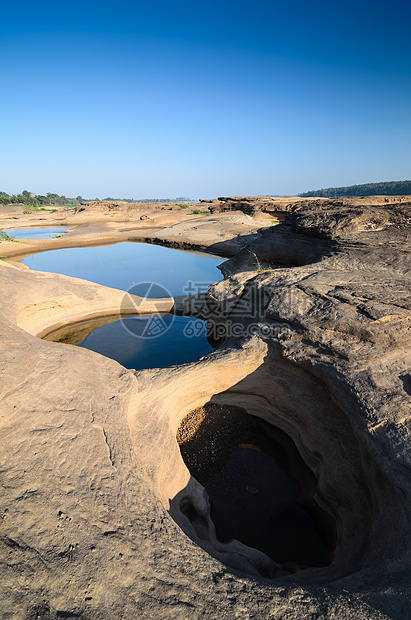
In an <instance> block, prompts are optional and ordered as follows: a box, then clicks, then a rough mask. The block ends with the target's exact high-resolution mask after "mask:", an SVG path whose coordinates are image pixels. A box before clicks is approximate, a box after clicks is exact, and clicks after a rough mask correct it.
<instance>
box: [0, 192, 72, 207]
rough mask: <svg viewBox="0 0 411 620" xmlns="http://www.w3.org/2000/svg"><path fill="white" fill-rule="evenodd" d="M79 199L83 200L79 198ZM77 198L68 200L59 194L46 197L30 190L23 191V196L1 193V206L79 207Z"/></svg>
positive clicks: (50, 194) (49, 194) (48, 194)
mask: <svg viewBox="0 0 411 620" xmlns="http://www.w3.org/2000/svg"><path fill="white" fill-rule="evenodd" d="M77 198H81V196H78V197H77ZM77 198H66V196H59V195H58V194H52V193H51V192H48V193H47V194H46V195H45V196H41V195H40V194H33V192H29V191H28V190H26V189H25V190H23V191H22V192H21V194H12V195H11V196H10V195H9V194H6V192H0V204H3V205H10V204H22V205H27V206H30V207H44V206H46V205H47V206H51V205H53V206H66V205H78V204H79V201H78V199H77Z"/></svg>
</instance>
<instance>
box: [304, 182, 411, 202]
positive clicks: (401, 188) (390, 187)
mask: <svg viewBox="0 0 411 620" xmlns="http://www.w3.org/2000/svg"><path fill="white" fill-rule="evenodd" d="M377 194H380V195H382V196H400V195H405V196H408V195H411V181H387V182H385V183H364V184H363V185H349V186H348V187H329V188H327V189H317V190H314V191H312V192H305V193H304V194H298V196H301V197H302V198H313V197H314V196H320V197H322V198H337V197H340V196H374V195H377Z"/></svg>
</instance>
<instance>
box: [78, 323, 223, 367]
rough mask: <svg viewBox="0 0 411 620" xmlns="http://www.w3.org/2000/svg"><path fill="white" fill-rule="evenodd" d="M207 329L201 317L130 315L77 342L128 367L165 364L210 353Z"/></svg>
mask: <svg viewBox="0 0 411 620" xmlns="http://www.w3.org/2000/svg"><path fill="white" fill-rule="evenodd" d="M205 331H206V323H205V321H200V320H199V319H192V318H188V317H182V316H172V315H169V314H165V315H154V316H144V317H129V318H126V319H122V320H120V321H115V322H113V323H109V324H108V325H102V326H101V327H98V328H97V329H96V330H95V331H93V332H92V333H91V334H89V335H88V336H86V337H85V338H84V340H83V341H82V342H80V343H79V345H78V346H80V347H84V348H85V349H90V350H91V351H96V352H97V353H101V354H102V355H105V356H106V357H110V358H112V359H115V360H116V361H117V362H119V363H120V364H122V365H123V366H125V367H126V368H135V369H136V370H139V369H143V368H165V367H167V366H173V365H174V364H185V363H186V362H192V361H195V360H197V359H199V358H200V357H203V355H207V353H211V351H212V350H213V348H212V347H211V345H210V344H209V343H208V342H207V340H206V336H205Z"/></svg>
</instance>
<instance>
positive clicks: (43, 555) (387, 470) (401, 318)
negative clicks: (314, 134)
mask: <svg viewBox="0 0 411 620" xmlns="http://www.w3.org/2000/svg"><path fill="white" fill-rule="evenodd" d="M370 200H371V199H370ZM410 215H411V211H410V206H409V204H407V203H405V202H402V203H399V204H396V205H391V206H390V205H388V206H381V205H379V204H376V205H374V206H372V208H371V207H370V209H368V210H367V208H365V207H361V208H360V207H357V206H355V208H354V207H353V206H352V205H346V204H339V203H338V201H328V202H322V201H321V204H320V203H318V204H315V201H312V202H311V203H310V204H309V205H308V206H307V205H302V206H297V207H296V208H295V209H294V210H292V212H291V213H290V215H288V216H287V218H286V220H285V222H284V223H283V224H281V225H279V226H276V227H274V228H272V229H271V228H270V229H266V230H264V231H262V232H261V233H260V238H259V239H258V240H257V241H256V242H255V244H252V245H249V246H248V247H247V248H245V249H244V250H242V251H241V252H240V253H239V254H237V255H236V256H234V257H233V258H232V259H230V261H227V262H226V263H224V265H223V267H222V268H223V270H224V272H225V274H226V276H227V278H226V280H224V281H223V282H220V283H218V284H216V285H214V286H213V287H212V288H211V290H210V291H209V293H208V294H207V295H206V296H205V297H204V298H203V299H202V300H201V304H200V307H199V309H198V313H199V314H202V315H203V317H204V318H206V319H207V320H208V321H209V324H210V331H213V330H214V332H216V333H217V332H218V335H219V336H220V338H221V339H222V340H224V342H223V343H222V344H221V346H220V348H219V349H217V350H216V351H215V352H214V353H212V354H211V355H209V356H207V357H206V358H204V359H202V360H199V361H197V362H193V363H190V364H187V365H183V366H178V367H173V368H168V369H152V370H145V371H141V372H135V371H129V370H125V369H124V368H123V367H122V366H120V365H119V364H117V363H116V362H114V361H112V360H108V359H107V358H104V357H102V356H100V355H98V354H95V353H93V352H91V351H87V350H81V349H79V348H76V347H72V346H69V345H64V344H59V343H53V342H46V341H43V340H40V339H39V338H36V337H35V335H34V334H36V333H39V332H40V331H41V330H44V329H45V328H46V327H47V329H49V328H50V326H51V325H52V323H53V316H54V318H55V319H56V321H55V323H56V324H57V323H59V322H66V323H68V322H70V304H69V301H70V300H71V301H70V303H73V299H74V300H75V303H74V305H73V307H74V310H75V316H76V320H78V319H80V317H81V316H82V312H83V313H84V314H85V315H87V311H89V312H90V313H91V314H94V313H98V312H99V309H98V306H99V303H98V302H99V301H100V302H101V304H106V307H107V311H111V310H112V308H113V307H115V306H116V304H118V299H117V294H115V293H113V292H112V291H111V292H108V291H107V289H104V287H97V286H96V285H91V284H87V283H83V282H81V281H79V280H73V279H71V278H64V277H62V276H53V275H50V274H35V273H30V272H29V271H27V270H21V269H18V268H15V267H13V266H10V265H7V264H3V262H1V263H0V277H1V287H2V288H1V290H2V306H1V312H2V323H1V333H2V346H3V349H2V356H1V364H2V383H1V390H2V392H1V401H0V403H1V410H0V411H1V418H0V432H1V442H2V446H3V450H2V453H1V475H2V484H3V489H4V492H3V496H2V512H1V516H2V520H1V526H0V527H1V529H0V533H1V557H2V560H3V563H2V564H1V567H0V573H1V581H0V583H1V588H2V605H3V609H4V610H5V617H13V614H15V615H16V614H17V615H18V614H19V615H20V617H22V618H29V617H35V616H34V614H35V613H36V614H37V615H41V614H42V615H43V617H50V618H53V617H63V616H64V617H70V615H71V616H72V617H73V616H74V617H75V616H77V617H84V618H97V617H98V618H115V617H124V618H130V619H131V618H133V619H134V618H136V617H141V618H153V617H160V618H161V617H174V618H182V619H183V618H186V617H187V616H188V615H189V616H190V617H194V618H215V617H216V610H218V612H217V614H218V616H219V617H222V618H225V617H226V618H232V617H247V614H248V617H250V618H252V617H259V618H261V617H262V618H264V617H267V618H268V617H271V618H278V619H279V618H284V617H285V616H287V617H290V618H317V617H318V618H320V617H330V618H331V617H337V618H343V619H348V618H350V619H351V618H352V619H354V618H355V619H356V620H357V619H358V618H362V619H364V620H365V619H367V620H369V619H374V618H375V619H377V618H380V619H381V618H384V617H389V618H398V619H400V618H401V619H402V618H404V617H406V614H405V611H404V610H407V609H408V608H409V593H410V586H409V574H410V572H411V561H410V557H409V550H410V530H409V526H408V524H409V519H410V504H409V502H408V498H409V496H410V491H411V489H410V479H411V476H410V452H409V445H410V432H409V426H410V420H409V417H410V410H411V407H410V406H411V384H410V376H411V354H410V352H411V347H410V334H411V330H410V327H411V318H410V315H411V308H410V305H411V304H410V290H411V287H410V275H409V274H410ZM164 304H165V307H166V305H167V303H166V302H164ZM184 307H185V302H184V300H181V299H180V300H176V302H175V304H174V309H175V310H176V311H178V312H180V313H181V312H184ZM36 308H37V310H38V312H37V311H36ZM82 309H83V310H82ZM87 309H88V310H87ZM40 310H41V312H40ZM234 326H236V327H235V329H234ZM36 330H37V331H36ZM29 331H31V332H32V333H28V332H29ZM207 403H211V406H213V407H216V408H221V409H220V411H223V414H222V415H223V416H224V408H225V407H228V408H229V410H230V411H237V410H238V409H240V410H241V411H242V412H245V413H243V414H242V415H245V416H249V417H251V416H252V419H253V420H254V421H256V424H257V425H258V427H259V428H260V431H261V433H262V435H263V436H264V438H265V441H267V442H268V443H269V445H270V446H271V448H267V449H266V448H264V450H271V449H272V446H273V445H274V444H275V442H277V443H280V444H281V446H282V447H283V449H284V450H285V451H286V452H287V450H286V444H287V442H291V443H290V444H289V445H291V444H292V445H293V446H294V448H293V449H294V450H295V452H294V458H292V455H290V452H291V450H289V451H288V452H289V453H288V454H287V459H286V460H287V463H288V467H289V469H290V473H291V474H292V477H293V478H294V479H295V480H296V481H297V483H298V485H299V487H300V491H299V493H300V495H301V497H300V498H299V499H300V500H301V503H302V504H303V505H305V506H306V509H307V510H309V509H311V510H318V512H317V513H316V514H314V517H315V519H317V520H319V522H320V525H319V530H320V532H321V533H322V537H323V541H324V546H325V554H326V557H325V556H324V557H325V559H324V561H322V562H317V564H315V562H313V561H310V562H304V558H298V557H297V556H296V555H295V554H293V557H289V558H288V557H287V556H284V555H281V556H277V557H276V555H274V552H272V551H271V550H270V549H268V548H263V549H261V548H258V547H257V545H256V543H257V542H258V541H257V540H256V538H253V539H250V538H247V539H245V540H239V539H237V538H235V536H233V538H231V536H232V535H231V532H230V531H227V530H225V529H224V528H225V527H226V524H224V523H223V524H221V522H219V520H218V518H217V517H216V515H215V513H214V512H213V510H214V508H215V506H216V504H217V501H216V498H217V499H219V501H223V500H224V501H225V500H226V499H230V497H229V493H227V494H226V497H224V492H222V493H220V491H219V489H221V484H222V482H221V479H216V476H217V475H218V474H219V473H221V472H222V471H223V470H224V467H231V466H232V464H233V463H232V458H231V457H233V458H235V459H236V458H237V456H238V453H237V456H236V455H235V452H236V450H237V449H239V450H252V451H254V452H256V453H257V454H260V455H261V454H266V452H265V451H264V450H262V446H261V443H259V442H257V441H256V440H255V439H253V440H252V439H251V438H250V437H249V436H248V437H242V438H240V439H239V443H238V446H237V448H236V450H234V452H233V453H232V455H231V457H230V459H226V460H225V462H224V463H223V464H222V466H221V467H219V469H218V471H217V470H216V471H213V472H212V474H213V475H210V477H209V478H208V479H207V478H201V472H200V474H199V473H198V471H196V475H197V476H198V478H200V479H196V477H195V475H194V470H193V471H192V472H191V470H190V469H189V468H188V467H187V465H186V463H185V462H184V460H183V456H182V454H181V451H180V447H179V444H178V441H177V437H178V436H179V434H180V432H181V431H180V429H181V428H183V427H184V420H185V418H186V416H187V415H189V414H192V413H193V412H195V411H198V409H199V408H200V407H204V406H205V405H207ZM209 406H210V405H207V406H206V408H205V409H206V410H207V407H209ZM235 408H238V409H235ZM217 430H218V428H217ZM280 438H281V441H280ZM217 439H218V438H217ZM217 439H216V438H215V437H214V439H213V441H212V444H216V445H217V444H218V441H217ZM253 441H254V443H253ZM259 441H260V440H259ZM261 441H262V440H261ZM203 445H205V446H207V442H203ZM256 448H258V450H256ZM270 458H271V457H270ZM243 462H244V461H243ZM261 463H262V461H261ZM234 465H235V467H234V469H229V470H228V473H227V470H226V474H227V475H226V478H225V480H226V479H227V477H228V478H229V477H230V476H231V477H232V476H236V475H237V472H238V470H239V468H240V469H241V464H240V465H239V464H238V461H235V462H234ZM190 467H192V465H190ZM253 467H254V465H253V464H251V465H250V466H248V470H249V472H251V473H250V475H251V476H253V475H254V474H253V471H254V470H253ZM259 467H260V465H259ZM259 467H258V468H257V469H259ZM261 467H262V464H261ZM274 475H275V474H274V469H270V470H269V474H268V478H269V480H271V479H272V478H273V477H274ZM263 478H264V480H266V478H267V476H266V475H265V474H264V476H263ZM223 482H224V484H225V481H223ZM260 483H261V478H259V477H258V476H257V477H254V478H253V479H252V480H251V479H248V480H245V484H246V487H247V486H248V487H249V490H248V491H247V489H246V492H247V493H249V494H250V496H253V497H256V498H257V497H258V495H260V497H261V496H262V494H263V493H266V492H267V488H268V487H267V486H264V487H259V484H260ZM240 484H242V483H241V482H240ZM207 486H209V488H208V490H207ZM232 486H234V485H232ZM211 487H212V488H211ZM230 488H232V487H230ZM255 491H257V493H256V492H255ZM213 493H214V496H213ZM213 497H214V508H213ZM210 498H211V499H210ZM288 499H289V496H287V501H288ZM299 499H298V496H297V502H298V501H299ZM256 501H257V500H256ZM230 505H232V503H231V499H230ZM298 505H300V504H298ZM310 507H311V508H310ZM316 507H317V508H316ZM270 510H271V509H270ZM268 512H269V511H268ZM269 514H270V515H271V516H273V513H272V512H270V513H269ZM288 514H290V513H288ZM310 514H311V515H313V513H312V512H311V513H310ZM234 516H235V512H234ZM234 516H231V517H230V520H231V521H234ZM274 516H275V515H274ZM213 518H214V520H215V523H214V522H213ZM315 519H314V520H315ZM238 531H239V530H238V529H237V530H236V535H239V534H238ZM253 533H254V532H253V531H251V534H253ZM253 544H254V545H255V546H253ZM267 551H269V552H270V554H271V555H269V554H268V553H267ZM271 556H273V557H271ZM17 576H18V578H17ZM187 610H188V611H187ZM7 614H8V615H7ZM47 614H48V616H47Z"/></svg>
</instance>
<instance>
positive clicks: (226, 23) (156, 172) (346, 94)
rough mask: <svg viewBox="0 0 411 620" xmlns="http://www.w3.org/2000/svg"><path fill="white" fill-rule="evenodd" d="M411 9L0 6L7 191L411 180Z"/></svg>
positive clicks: (11, 0) (210, 2) (0, 172)
mask: <svg viewBox="0 0 411 620" xmlns="http://www.w3.org/2000/svg"><path fill="white" fill-rule="evenodd" d="M410 27H411V3H410V2H409V0H391V2H389V3H388V2H387V1H384V2H382V1H380V0H375V1H374V2H372V3H371V2H369V1H367V2H365V1H364V0H358V1H357V2H354V1H352V0H347V1H345V2H330V0H328V1H327V2H325V1H315V0H313V2H307V1H302V0H290V1H289V2H287V3H285V2H281V3H280V2H277V1H265V0H264V1H261V0H254V1H253V2H251V0H250V1H244V0H237V1H235V2H232V1H224V0H220V1H219V2H216V1H214V0H207V1H203V0H197V1H196V2H194V1H193V0H191V1H190V2H189V1H187V0H173V1H171V0H167V1H163V0H151V1H150V2H149V1H148V0H144V2H142V1H140V0H133V1H131V0H116V2H113V1H112V2H107V1H105V0H101V1H100V2H91V1H88V0H83V1H81V2H79V1H77V0H72V1H70V2H65V1H64V0H62V1H60V2H56V1H53V2H49V1H44V0H37V1H36V2H33V0H30V2H29V1H27V0H24V1H22V0H0V89H1V90H0V94H1V96H0V139H1V149H0V191H6V192H8V193H16V192H20V191H22V190H23V189H28V190H30V191H33V192H35V193H40V194H42V193H45V192H47V191H50V192H57V193H59V194H65V195H67V196H75V195H78V194H80V195H82V196H84V197H89V198H94V197H99V198H104V197H107V196H114V197H134V198H150V197H176V196H188V197H192V198H195V199H197V198H200V197H202V198H208V197H210V198H211V197H216V196H221V195H244V194H247V195H265V194H293V193H298V192H303V191H306V190H310V189H319V188H321V187H330V186H340V185H352V184H356V183H367V182H373V181H388V180H405V179H410V178H411V146H410V145H411V48H410V45H409V32H410Z"/></svg>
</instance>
